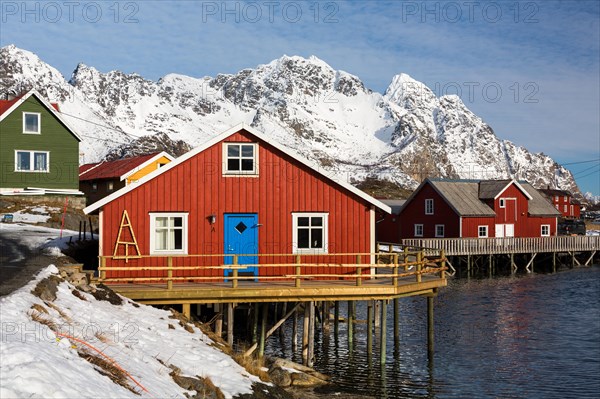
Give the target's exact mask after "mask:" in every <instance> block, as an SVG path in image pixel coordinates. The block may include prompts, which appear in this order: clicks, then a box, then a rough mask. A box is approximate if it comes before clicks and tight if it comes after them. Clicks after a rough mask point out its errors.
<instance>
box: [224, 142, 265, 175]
mask: <svg viewBox="0 0 600 399" xmlns="http://www.w3.org/2000/svg"><path fill="white" fill-rule="evenodd" d="M223 158H224V162H223V174H225V175H257V174H258V168H257V165H258V146H257V144H256V143H223Z"/></svg>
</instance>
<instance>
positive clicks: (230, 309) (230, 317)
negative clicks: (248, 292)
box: [227, 303, 233, 348]
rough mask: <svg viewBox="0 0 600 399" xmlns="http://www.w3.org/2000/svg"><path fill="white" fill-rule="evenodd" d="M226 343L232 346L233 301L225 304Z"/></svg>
mask: <svg viewBox="0 0 600 399" xmlns="http://www.w3.org/2000/svg"><path fill="white" fill-rule="evenodd" d="M227 345H229V346H230V347H231V348H233V303H228V304H227Z"/></svg>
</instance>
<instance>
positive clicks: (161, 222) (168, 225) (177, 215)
mask: <svg viewBox="0 0 600 399" xmlns="http://www.w3.org/2000/svg"><path fill="white" fill-rule="evenodd" d="M187 251H188V214H187V213H184V212H170V213H162V212H161V213H150V255H165V254H187Z"/></svg>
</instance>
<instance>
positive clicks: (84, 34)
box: [0, 0, 600, 195]
mask: <svg viewBox="0 0 600 399" xmlns="http://www.w3.org/2000/svg"><path fill="white" fill-rule="evenodd" d="M7 44H15V45H16V46H18V47H21V48H24V49H26V50H29V51H32V52H34V53H36V54H37V55H39V56H40V58H42V60H44V61H46V62H47V63H49V64H51V65H53V66H54V67H56V68H58V69H59V70H60V71H61V72H62V73H63V74H64V75H65V77H66V78H67V79H68V77H69V76H70V74H71V72H72V71H73V69H74V68H75V66H76V65H77V63H79V62H83V63H85V64H87V65H91V66H94V67H96V68H97V69H99V70H101V71H103V72H108V71H110V70H115V69H118V70H121V71H123V72H127V73H130V72H137V73H139V74H140V75H142V76H143V77H145V78H148V79H153V80H157V79H159V78H160V77H162V76H164V75H166V74H168V73H181V74H186V75H190V76H195V77H201V76H205V75H209V76H215V75H216V74H217V73H235V72H237V71H239V70H241V69H243V68H248V67H255V66H256V65H259V64H264V63H268V62H269V61H271V60H273V59H275V58H279V57H281V56H282V55H283V54H287V55H301V56H305V57H308V56H310V55H316V56H317V57H319V58H321V59H323V60H325V61H326V62H327V63H329V64H330V65H331V66H332V67H333V68H335V69H342V70H345V71H347V72H350V73H353V74H355V75H357V76H358V77H360V78H361V79H362V80H363V82H364V83H365V85H366V86H367V87H369V88H371V89H373V90H375V91H379V92H384V91H385V89H386V87H387V85H388V84H389V82H390V80H391V78H392V77H393V76H394V75H395V74H398V73H401V72H404V73H408V74H409V75H411V76H412V77H413V78H415V79H417V80H420V81H423V82H425V83H426V84H427V85H428V86H429V87H430V88H431V89H432V90H434V92H436V94H438V95H441V94H459V95H460V96H461V97H462V99H463V101H464V102H465V104H466V105H467V106H468V107H469V108H470V109H471V110H473V111H474V112H475V113H476V114H477V115H479V116H480V117H482V118H483V119H484V120H485V121H486V122H487V123H489V124H490V125H491V126H492V128H493V129H494V131H495V132H496V134H497V135H498V137H500V138H502V139H508V140H511V141H513V142H514V143H516V144H518V145H522V146H525V147H526V148H527V149H529V150H531V151H535V152H544V153H545V154H548V155H550V156H552V157H553V158H554V159H555V160H557V161H559V162H562V163H573V162H582V161H588V160H597V159H599V158H600V116H599V109H600V2H598V1H596V0H594V1H586V0H582V1H581V0H580V1H497V2H496V1H441V2H434V1H432V2H421V1H416V2H413V1H400V0H397V1H392V2H385V1H320V2H319V1H310V2H304V1H268V0H267V1H254V2H243V1H228V2H223V1H118V2H117V1H114V0H111V1H95V2H85V1H79V2H69V1H40V2H22V1H6V0H0V45H2V46H4V45H7ZM568 167H569V168H570V169H571V170H572V171H573V172H574V173H575V177H576V179H577V181H578V183H579V185H580V188H581V189H582V190H583V191H591V192H593V193H594V194H595V195H600V163H599V162H588V163H578V164H571V165H568Z"/></svg>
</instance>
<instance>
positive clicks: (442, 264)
mask: <svg viewBox="0 0 600 399" xmlns="http://www.w3.org/2000/svg"><path fill="white" fill-rule="evenodd" d="M440 258H441V259H442V261H441V262H440V268H441V269H442V271H441V272H440V278H445V277H446V271H445V270H444V269H445V268H446V251H444V250H443V249H442V250H441V251H440ZM448 264H450V261H448ZM450 267H452V265H450ZM396 299H397V298H396Z"/></svg>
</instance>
